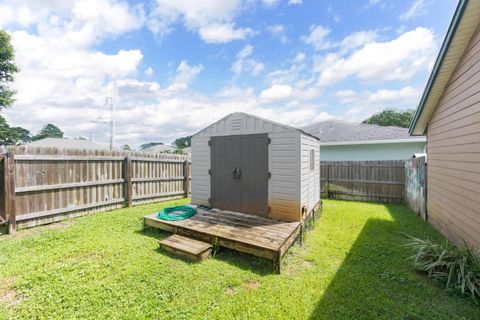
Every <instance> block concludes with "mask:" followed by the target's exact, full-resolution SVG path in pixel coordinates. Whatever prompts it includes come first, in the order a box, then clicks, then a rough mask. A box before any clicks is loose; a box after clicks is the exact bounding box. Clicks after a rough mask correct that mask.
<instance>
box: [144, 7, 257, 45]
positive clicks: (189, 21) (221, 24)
mask: <svg viewBox="0 0 480 320" xmlns="http://www.w3.org/2000/svg"><path fill="white" fill-rule="evenodd" d="M245 6H246V4H244V3H243V1H241V0H223V1H216V0H203V1H187V0H177V1H171V0H156V1H155V8H154V9H153V10H152V12H151V13H150V16H149V23H148V24H149V27H150V29H151V30H152V31H153V32H155V33H156V34H158V35H160V36H163V35H165V34H167V33H169V32H170V31H171V28H172V27H171V25H172V24H174V23H175V22H177V21H182V22H183V24H184V25H185V27H186V28H187V29H188V30H191V31H195V32H198V34H199V35H200V37H201V38H202V39H203V40H204V41H205V42H208V43H225V42H229V41H232V40H239V39H245V38H246V37H248V36H251V35H253V34H254V31H253V30H252V29H250V28H236V27H235V22H234V18H235V16H236V15H237V14H238V13H239V12H240V11H242V10H243V8H244V7H245Z"/></svg>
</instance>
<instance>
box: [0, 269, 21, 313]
mask: <svg viewBox="0 0 480 320" xmlns="http://www.w3.org/2000/svg"><path fill="white" fill-rule="evenodd" d="M16 280H17V277H16V276H12V277H7V278H5V279H2V286H1V287H0V303H2V304H5V305H10V306H14V305H16V304H19V303H20V302H22V301H23V298H22V297H21V296H20V295H19V294H18V292H17V290H15V288H14V287H13V284H14V283H15V281H16Z"/></svg>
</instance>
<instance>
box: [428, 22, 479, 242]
mask: <svg viewBox="0 0 480 320" xmlns="http://www.w3.org/2000/svg"><path fill="white" fill-rule="evenodd" d="M427 135H428V143H427V150H428V188H427V210H428V219H429V221H430V222H431V223H432V224H433V225H434V226H435V227H437V228H438V229H439V230H440V231H441V232H443V233H444V234H445V235H447V236H448V237H450V238H451V239H452V240H454V241H457V242H458V243H460V244H462V243H463V241H466V242H467V243H469V244H470V245H473V246H475V247H477V248H480V199H479V198H478V195H479V194H480V33H479V31H478V28H477V30H476V31H475V34H474V36H473V37H472V39H471V41H470V44H469V46H468V47H467V49H466V50H465V53H464V54H463V56H462V58H461V59H460V62H459V65H458V66H457V68H456V70H455V72H454V73H453V74H452V77H451V79H450V81H449V83H448V85H447V87H446V89H445V91H444V93H443V95H442V98H441V99H440V101H439V104H438V106H437V108H436V110H435V112H434V113H433V115H432V117H431V119H430V121H429V123H428V130H427Z"/></svg>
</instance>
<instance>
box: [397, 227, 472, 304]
mask: <svg viewBox="0 0 480 320" xmlns="http://www.w3.org/2000/svg"><path fill="white" fill-rule="evenodd" d="M408 237H409V238H410V241H409V242H408V243H407V244H406V246H407V247H411V248H412V249H414V250H415V251H416V253H415V254H414V255H413V256H411V257H410V259H412V260H413V262H414V266H415V269H416V270H418V271H420V272H422V273H425V274H426V275H427V276H428V277H429V278H431V279H435V280H438V281H440V282H442V283H444V284H445V289H446V290H449V289H455V290H458V291H460V292H461V293H462V294H464V295H469V296H472V297H475V298H480V255H479V253H478V252H476V251H475V250H474V249H473V248H472V247H470V246H468V245H467V244H465V246H464V247H462V248H460V247H457V246H455V245H453V244H451V243H450V242H447V241H446V242H445V243H443V244H438V243H435V242H432V241H430V240H423V239H418V238H414V237H411V236H408Z"/></svg>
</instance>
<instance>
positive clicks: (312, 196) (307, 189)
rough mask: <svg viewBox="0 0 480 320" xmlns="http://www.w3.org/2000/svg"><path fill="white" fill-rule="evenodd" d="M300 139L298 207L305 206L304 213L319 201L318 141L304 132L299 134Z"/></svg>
mask: <svg viewBox="0 0 480 320" xmlns="http://www.w3.org/2000/svg"><path fill="white" fill-rule="evenodd" d="M300 139H301V160H300V170H301V181H300V190H301V196H300V200H301V203H300V207H303V206H305V207H306V208H307V211H306V213H309V212H310V211H312V210H313V208H314V207H315V205H316V204H317V203H318V202H319V201H320V142H319V141H318V140H317V139H314V138H312V137H310V136H307V135H305V134H301V138H300ZM310 150H314V166H313V170H312V169H311V166H310Z"/></svg>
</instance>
